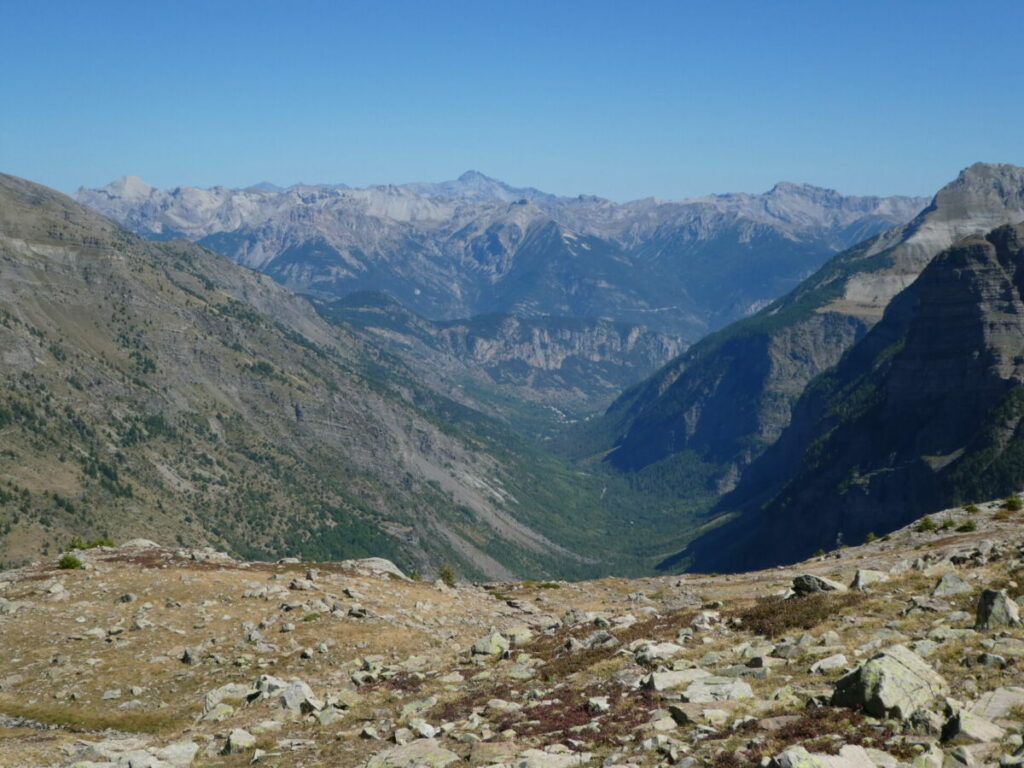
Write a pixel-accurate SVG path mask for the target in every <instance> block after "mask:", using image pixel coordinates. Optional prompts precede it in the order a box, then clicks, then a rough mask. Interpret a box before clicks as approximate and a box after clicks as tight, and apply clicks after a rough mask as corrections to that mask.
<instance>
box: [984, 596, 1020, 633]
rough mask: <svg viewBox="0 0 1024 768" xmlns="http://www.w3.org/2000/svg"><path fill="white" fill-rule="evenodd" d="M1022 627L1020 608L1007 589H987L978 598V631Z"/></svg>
mask: <svg viewBox="0 0 1024 768" xmlns="http://www.w3.org/2000/svg"><path fill="white" fill-rule="evenodd" d="M1017 626H1020V608H1019V607H1018V605H1017V603H1016V602H1014V600H1013V598H1012V597H1010V596H1009V595H1008V594H1006V590H1005V589H1000V590H998V591H997V590H994V589H986V590H985V591H984V592H982V593H981V597H980V598H978V612H977V620H976V621H975V623H974V628H975V629H977V630H986V629H998V628H999V627H1017Z"/></svg>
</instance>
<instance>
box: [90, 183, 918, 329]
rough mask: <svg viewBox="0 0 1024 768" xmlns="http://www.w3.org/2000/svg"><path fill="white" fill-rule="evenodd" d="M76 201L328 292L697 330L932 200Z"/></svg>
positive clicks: (113, 191) (278, 193) (389, 189)
mask: <svg viewBox="0 0 1024 768" xmlns="http://www.w3.org/2000/svg"><path fill="white" fill-rule="evenodd" d="M77 197H78V200H79V201H81V202H83V203H85V204H86V205H89V206H91V207H93V208H95V209H96V210H99V211H101V212H102V213H105V214H107V215H109V216H111V217H113V218H114V219H116V220H117V221H119V222H121V223H122V224H124V225H125V226H126V227H128V228H129V229H131V230H132V231H134V232H137V233H139V234H142V235H145V236H146V237H150V238H154V239H169V238H175V237H184V238H187V239H190V240H193V241H197V242H199V243H201V244H203V245H205V246H207V247H209V248H212V249H213V250H215V251H218V252H220V253H223V254H225V255H227V256H229V257H230V258H232V259H233V260H235V261H237V262H239V263H241V264H245V265H247V266H250V267H253V268H256V269H259V270H262V271H264V272H266V273H267V274H270V275H272V276H273V277H274V278H275V279H276V280H278V281H279V282H282V283H284V284H285V285H287V286H289V287H291V288H293V289H295V290H297V291H300V292H303V293H308V294H312V295H316V296H319V297H322V298H328V299H330V298H337V297H339V296H344V295H346V294H348V293H350V292H353V291H356V290H371V291H386V292H388V293H389V294H391V295H393V296H395V297H396V298H397V299H398V300H399V301H400V302H401V303H402V304H403V305H405V306H407V307H409V308H410V309H412V310H413V311H414V312H416V313H417V314H419V315H421V316H424V317H428V318H430V319H433V320H441V319H453V318H460V317H470V316H475V315H479V314H486V313H494V312H500V313H507V314H513V315H516V316H520V317H528V316H539V315H555V316H573V317H582V318H592V317H610V318H614V319H615V320H619V321H626V322H629V323H632V324H642V325H645V326H648V327H651V328H654V329H657V330H660V331H666V332H669V333H673V334H682V335H685V336H687V337H688V338H696V337H698V336H700V335H703V334H704V333H706V332H707V330H708V329H710V328H715V327H719V326H721V325H723V324H724V323H727V322H729V321H730V320H733V319H736V318H738V317H743V316H744V315H747V314H749V313H750V312H751V311H753V310H754V309H755V308H757V307H759V306H762V305H763V304H764V303H765V302H767V301H770V300H771V299H774V298H775V297H777V296H779V295H781V294H782V293H784V292H785V291H786V290H788V289H789V288H791V287H792V286H793V285H795V284H796V282H797V281H798V280H799V279H800V278H801V277H803V276H804V275H806V274H808V273H809V272H811V271H813V270H814V269H816V268H817V267H818V266H820V264H821V263H822V261H823V259H825V258H827V256H828V255H829V254H831V253H835V252H836V251H839V250H842V249H843V248H845V247H848V246H850V245H852V244H853V243H855V242H857V241H859V240H861V239H863V238H864V237H866V236H869V235H872V234H875V233H877V232H879V231H881V230H883V229H887V228H889V227H892V226H894V225H896V224H902V223H904V222H906V221H907V220H909V219H910V218H911V217H912V216H913V215H914V214H916V213H917V212H918V211H919V210H920V209H921V207H923V205H924V204H925V202H926V201H925V200H922V199H918V198H902V197H891V198H875V197H848V196H843V195H839V194H838V193H836V192H833V191H831V190H825V189H820V188H816V187H810V186H807V185H796V184H779V185H777V186H776V187H775V188H773V189H772V190H770V191H769V192H767V193H765V194H763V195H747V194H735V195H716V196H709V197H705V198H699V199H695V200H689V201H684V202H679V203H672V202H663V201H659V200H653V199H648V200H639V201H634V202H631V203H626V204H623V205H618V204H615V203H611V202H609V201H607V200H602V199H600V198H595V197H586V196H580V197H576V198H567V197H556V196H554V195H549V194H545V193H543V192H539V191H538V190H535V189H519V188H513V187H509V186H507V185H505V184H502V183H501V182H498V181H495V180H494V179H489V178H487V177H486V176H483V175H482V174H478V173H473V172H471V173H467V174H465V175H463V176H462V177H460V178H459V179H458V180H457V181H452V182H445V183H442V184H410V185H405V186H390V185H389V186H381V187H371V188H367V189H349V188H347V187H339V186H296V187H291V188H289V189H286V190H279V189H276V188H272V187H271V188H268V187H266V186H262V187H259V188H249V189H244V190H237V189H226V188H223V187H215V188H213V189H208V190H203V189H195V188H190V187H179V188H176V189H173V190H159V189H155V188H153V187H150V186H149V185H147V184H146V183H145V182H143V181H141V180H140V179H136V178H132V177H125V178H124V179H121V180H119V181H117V182H114V183H113V184H110V185H108V186H107V187H104V188H101V189H82V190H79V192H78V195H77Z"/></svg>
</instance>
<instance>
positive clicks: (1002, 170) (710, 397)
mask: <svg viewBox="0 0 1024 768" xmlns="http://www.w3.org/2000/svg"><path fill="white" fill-rule="evenodd" d="M1022 219H1024V169H1022V168H1019V167H1016V166H1011V165H993V164H983V163H979V164H976V165H973V166H971V167H970V168H967V169H965V170H964V171H963V172H962V173H961V174H960V175H959V176H958V177H957V178H956V179H955V180H954V181H953V182H951V183H950V184H948V185H947V186H945V187H943V188H942V189H941V190H940V191H939V192H938V193H937V194H936V195H935V197H934V199H933V200H932V201H931V202H930V204H929V205H928V206H927V207H925V208H924V210H922V211H921V213H920V214H919V215H917V216H916V217H915V218H914V219H913V220H912V221H911V222H909V223H908V224H906V225H903V226H899V227H894V228H892V229H889V230H886V231H885V232H882V233H880V234H878V235H876V236H874V237H872V238H869V239H867V240H865V241H863V242H862V243H859V244H857V245H856V246H854V247H853V248H850V249H848V250H846V251H844V252H843V253H840V254H838V255H836V256H834V257H833V258H832V259H830V260H829V261H828V262H827V263H826V264H825V265H824V266H823V267H822V268H821V269H820V270H818V271H817V272H816V273H815V274H813V275H812V276H810V277H809V278H807V279H806V280H805V281H803V282H802V283H801V284H800V285H799V286H798V287H797V288H796V289H795V290H793V291H792V292H790V293H789V294H787V295H786V296H784V297H782V298H780V299H778V300H776V301H775V302H773V303H772V304H770V305H769V306H768V307H766V308H765V309H763V310H761V311H760V312H758V313H757V314H755V315H753V316H752V317H749V318H745V319H743V320H740V321H738V322H736V323H733V324H732V325H730V326H728V327H726V328H724V329H722V330H721V331H718V332H716V333H713V334H710V335H709V336H707V337H705V338H704V339H702V340H701V341H700V342H698V343H697V344H695V345H693V346H692V347H691V348H690V349H688V350H687V351H686V352H685V353H684V354H683V355H681V356H680V357H678V358H677V359H675V360H674V361H672V362H671V363H669V364H668V365H666V366H665V367H663V368H662V369H661V370H660V371H659V372H658V373H657V374H655V375H654V376H652V377H651V378H650V379H648V380H646V381H645V382H642V383H640V384H638V385H636V386H635V387H632V388H631V389H629V390H627V391H626V392H625V393H623V395H622V396H621V397H620V398H619V399H618V400H617V401H616V402H615V403H614V404H613V405H612V406H611V408H610V409H609V410H608V412H607V413H606V414H604V416H603V417H601V418H600V419H595V420H593V421H591V422H590V423H588V424H587V425H586V427H585V429H584V430H582V434H578V435H575V436H574V437H573V440H572V441H568V442H569V443H570V444H571V446H572V447H571V452H575V454H576V455H578V456H583V455H587V454H592V455H596V456H600V457H603V458H604V459H605V460H606V461H607V462H608V463H609V464H611V465H612V466H614V467H615V468H616V469H618V470H620V471H623V472H626V473H638V472H646V473H648V474H650V473H662V474H671V475H680V476H682V477H689V476H691V475H699V476H700V477H702V478H707V483H708V485H709V488H708V491H709V492H710V493H713V494H721V493H724V492H727V491H729V490H732V489H733V488H734V487H735V485H736V483H737V481H738V480H739V478H740V477H741V475H742V473H743V471H744V470H745V468H746V467H747V466H749V465H750V463H751V462H752V461H754V460H755V459H756V458H757V457H758V456H760V455H761V453H762V452H763V451H764V450H765V449H766V448H767V447H768V446H770V445H771V444H772V443H774V442H775V440H776V439H778V437H779V435H780V434H781V433H782V431H783V430H784V429H785V428H786V426H787V425H788V424H789V422H790V417H791V413H792V409H793V406H794V404H795V403H796V401H797V400H798V399H799V397H800V396H801V394H802V393H803V391H804V388H805V387H806V386H807V385H808V383H809V382H810V381H811V380H812V379H813V378H814V377H815V376H817V375H819V374H821V373H823V372H824V371H826V370H828V369H829V368H831V367H832V366H834V365H835V364H836V363H838V362H839V361H840V359H841V358H842V356H843V354H844V352H846V350H847V349H849V348H850V347H851V346H852V345H853V344H854V343H855V342H856V341H858V340H859V339H860V338H862V337H863V336H864V334H865V333H866V332H867V331H868V330H869V329H870V328H871V327H873V326H874V325H875V323H877V322H878V321H879V319H880V318H881V316H882V313H883V312H884V311H885V308H886V306H888V303H889V302H890V301H891V299H892V298H893V297H894V296H895V295H897V294H898V293H899V292H900V291H901V290H903V289H904V288H906V287H907V286H909V285H911V284H912V283H913V282H914V280H915V279H916V278H917V276H918V275H919V274H920V272H921V270H922V269H924V267H925V266H926V265H927V264H928V263H929V261H930V260H931V259H932V258H933V257H934V256H935V255H937V254H938V253H939V252H941V251H942V250H943V249H945V248H948V247H949V246H951V245H953V243H955V242H956V241H958V240H960V239H961V238H964V237H967V236H971V235H977V234H983V233H986V232H988V231H989V230H991V229H993V228H994V227H997V226H1000V225H1003V224H1012V223H1016V222H1018V221H1020V220H1022Z"/></svg>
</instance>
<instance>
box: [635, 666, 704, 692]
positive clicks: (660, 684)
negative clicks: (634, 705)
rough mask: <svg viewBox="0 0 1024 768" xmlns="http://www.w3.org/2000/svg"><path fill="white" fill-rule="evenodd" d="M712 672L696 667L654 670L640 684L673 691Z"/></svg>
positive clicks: (652, 688) (654, 688)
mask: <svg viewBox="0 0 1024 768" xmlns="http://www.w3.org/2000/svg"><path fill="white" fill-rule="evenodd" d="M710 676H711V673H710V672H708V671H706V670H703V669H700V668H699V667H696V668H694V669H681V670H679V671H677V672H652V673H651V674H649V675H647V676H646V677H644V678H643V679H641V681H640V685H641V686H642V687H644V688H647V689H648V690H652V691H672V690H675V689H677V688H682V687H683V686H684V685H690V684H691V683H693V682H694V681H695V680H700V679H701V678H704V677H710Z"/></svg>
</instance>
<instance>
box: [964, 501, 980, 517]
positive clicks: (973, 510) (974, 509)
mask: <svg viewBox="0 0 1024 768" xmlns="http://www.w3.org/2000/svg"><path fill="white" fill-rule="evenodd" d="M964 512H966V513H967V514H969V515H976V514H978V505H977V504H968V505H967V506H966V507H964Z"/></svg>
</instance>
